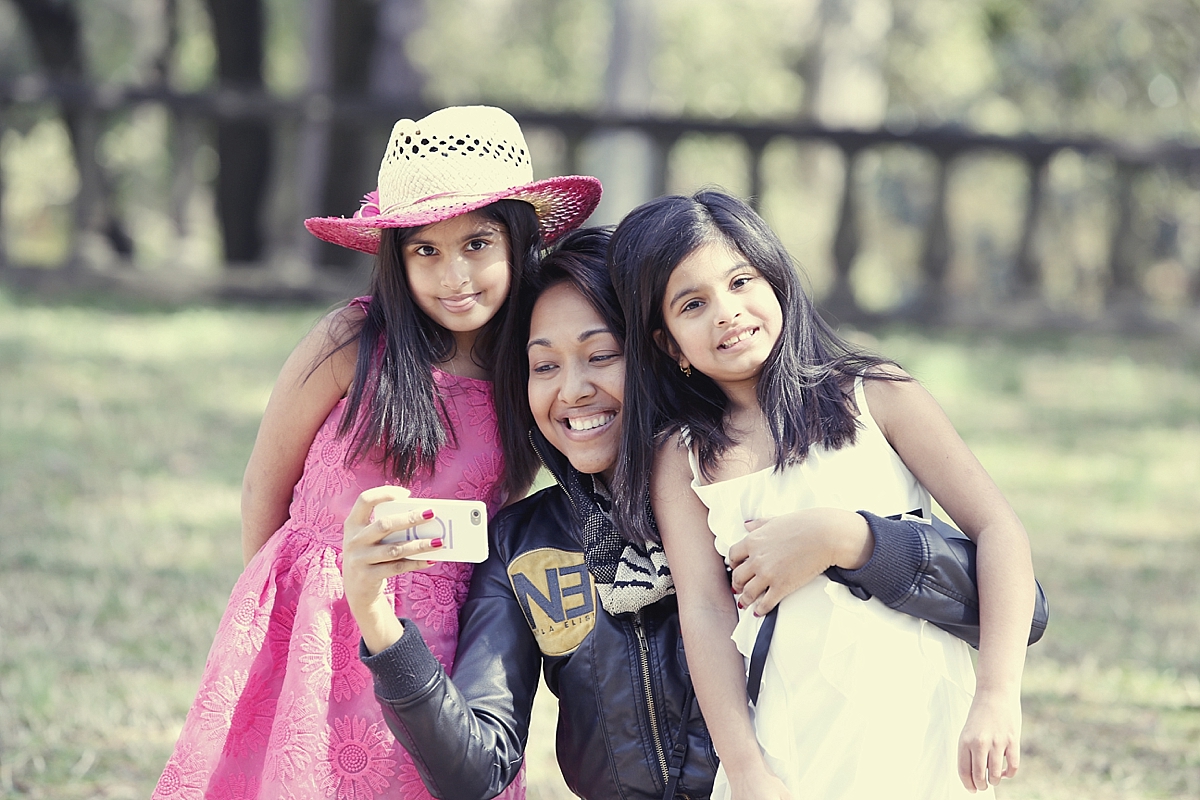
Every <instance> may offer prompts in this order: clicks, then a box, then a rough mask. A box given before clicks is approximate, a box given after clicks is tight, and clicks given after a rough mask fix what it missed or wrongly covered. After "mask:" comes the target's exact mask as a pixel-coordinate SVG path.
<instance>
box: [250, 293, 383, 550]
mask: <svg viewBox="0 0 1200 800" xmlns="http://www.w3.org/2000/svg"><path fill="white" fill-rule="evenodd" d="M362 318H363V312H362V311H361V310H359V309H356V308H351V307H345V308H340V309H338V310H336V311H333V312H331V313H330V314H327V315H326V316H325V317H324V319H322V320H321V321H320V322H319V323H317V325H316V327H314V328H313V330H312V331H310V332H309V333H308V335H307V336H305V337H304V339H303V340H301V342H300V344H298V345H297V346H296V349H295V350H293V351H292V354H291V355H290V356H289V357H288V359H287V361H286V362H285V363H284V365H283V369H282V370H280V373H279V378H278V379H277V380H276V381H275V388H274V389H272V390H271V399H270V400H268V401H267V408H266V410H265V411H264V412H263V418H262V422H261V423H260V424H259V427H258V437H257V438H256V439H255V440H254V449H253V450H252V451H251V453H250V461H249V463H248V464H247V465H246V473H245V475H244V477H243V478H242V555H243V556H244V558H245V561H246V563H249V562H250V559H251V558H253V557H254V554H255V553H257V552H258V551H259V549H260V548H261V547H262V546H263V545H264V544H265V543H266V541H267V539H269V538H270V537H271V534H273V533H274V532H275V531H277V530H279V527H280V526H281V525H283V523H284V522H285V521H286V520H287V516H288V506H289V505H290V503H291V499H292V490H293V489H294V488H295V486H296V482H297V481H299V480H300V475H301V473H302V472H303V471H304V458H305V456H306V455H307V454H308V449H309V447H310V446H311V445H312V441H313V437H315V436H316V434H317V429H318V428H320V427H321V423H322V422H324V421H325V418H326V417H328V416H329V412H330V411H331V410H332V409H333V407H334V406H335V405H337V402H338V400H340V399H341V398H342V397H344V396H345V395H346V390H347V389H348V388H349V386H350V382H351V380H353V378H354V363H355V359H356V357H357V355H358V347H357V342H353V343H351V344H350V345H348V346H347V347H344V348H342V349H340V350H337V351H336V352H333V351H334V349H335V348H336V347H337V346H338V345H339V344H340V343H341V342H343V341H345V340H346V339H347V338H349V337H351V336H353V335H354V333H355V332H356V331H357V329H358V327H359V326H360V325H361V324H362ZM331 353H332V354H331Z"/></svg>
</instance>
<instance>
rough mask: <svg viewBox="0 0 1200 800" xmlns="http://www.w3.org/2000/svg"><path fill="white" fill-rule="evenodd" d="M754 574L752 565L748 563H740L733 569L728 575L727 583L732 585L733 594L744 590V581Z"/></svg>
mask: <svg viewBox="0 0 1200 800" xmlns="http://www.w3.org/2000/svg"><path fill="white" fill-rule="evenodd" d="M754 575H755V573H754V567H752V566H751V565H750V564H749V563H742V564H741V565H740V566H738V567H736V568H735V569H734V570H733V574H732V575H730V581H729V585H730V586H732V587H733V591H734V594H741V593H742V592H744V591H745V590H746V583H747V582H748V581H750V579H751V578H753V577H754Z"/></svg>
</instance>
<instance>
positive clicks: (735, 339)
mask: <svg viewBox="0 0 1200 800" xmlns="http://www.w3.org/2000/svg"><path fill="white" fill-rule="evenodd" d="M753 335H754V331H753V330H748V331H742V332H741V333H739V334H738V335H737V336H735V337H733V338H732V339H729V340H728V341H724V342H721V349H722V350H724V349H725V348H727V347H733V346H734V345H735V344H737V343H738V342H740V341H741V340H742V339H749V338H750V337H751V336H753Z"/></svg>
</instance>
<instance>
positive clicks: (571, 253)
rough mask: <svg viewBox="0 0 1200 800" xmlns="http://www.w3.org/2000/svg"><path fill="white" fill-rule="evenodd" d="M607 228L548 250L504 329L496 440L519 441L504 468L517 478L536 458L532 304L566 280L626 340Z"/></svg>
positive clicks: (530, 472) (529, 474) (527, 474)
mask: <svg viewBox="0 0 1200 800" xmlns="http://www.w3.org/2000/svg"><path fill="white" fill-rule="evenodd" d="M611 236H612V231H611V230H610V229H608V228H581V229H580V230H577V231H574V232H573V233H569V234H567V235H566V236H564V237H563V238H562V239H561V240H560V242H559V243H558V246H557V247H556V248H555V249H554V250H553V251H551V252H550V253H548V254H547V255H546V256H545V257H544V258H543V259H542V262H541V264H539V265H538V267H537V269H536V270H534V271H533V272H532V273H531V274H530V275H529V276H528V279H527V280H526V286H525V288H524V289H523V290H522V291H521V294H520V296H519V297H518V300H517V310H516V312H515V314H514V315H513V316H514V320H515V322H514V324H513V325H512V327H511V328H509V333H508V336H509V338H507V339H506V341H505V344H504V345H503V346H502V347H501V348H500V350H499V352H498V354H497V359H496V365H497V368H496V373H495V375H496V377H495V393H496V415H497V417H499V420H500V431H501V438H502V439H504V441H506V442H508V441H514V442H520V443H521V446H520V447H517V446H514V447H513V448H512V449H511V450H509V449H507V448H506V449H505V451H504V458H505V468H506V469H507V470H508V471H509V474H510V475H511V476H512V477H513V478H514V479H517V480H524V481H526V484H527V485H528V483H530V482H532V481H533V476H534V474H535V473H536V472H537V470H538V468H539V466H540V462H539V461H538V457H537V454H536V453H535V452H534V451H533V448H532V446H531V445H530V442H529V431H530V429H531V428H532V427H533V425H534V421H533V415H532V414H531V413H530V411H529V354H528V352H527V351H526V350H525V347H526V345H527V344H528V342H529V323H530V320H531V318H532V317H533V307H534V305H535V304H536V303H537V300H538V298H539V297H541V296H542V294H543V293H545V291H546V290H547V289H549V288H550V287H551V286H557V285H558V284H560V283H567V284H570V285H571V286H572V287H573V288H574V289H575V290H576V291H578V292H579V293H580V294H581V295H582V296H583V298H584V299H585V300H587V301H588V303H589V304H590V305H591V306H592V307H593V308H594V309H596V312H597V313H598V314H600V317H601V318H602V319H603V320H604V322H605V324H606V325H608V328H609V330H611V331H612V332H613V335H614V336H616V337H617V340H618V342H621V343H623V342H624V341H625V317H624V315H623V314H622V313H621V306H620V303H618V302H617V295H616V292H615V291H614V290H613V286H612V280H611V278H610V277H609V272H608V265H607V263H606V262H605V256H606V254H607V253H608V242H609V239H610V238H611Z"/></svg>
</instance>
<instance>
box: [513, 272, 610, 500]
mask: <svg viewBox="0 0 1200 800" xmlns="http://www.w3.org/2000/svg"><path fill="white" fill-rule="evenodd" d="M526 352H527V353H528V356H529V409H530V411H532V412H533V419H534V422H536V423H537V426H538V429H539V430H541V432H542V434H543V435H544V436H545V437H546V439H547V440H549V442H550V444H552V445H554V447H556V448H557V449H558V450H559V451H560V452H561V453H562V454H563V455H565V456H566V457H567V460H569V461H570V462H571V466H573V467H574V468H575V469H577V470H579V471H580V472H583V473H587V474H597V473H599V474H601V475H603V476H604V478H605V480H606V481H610V480H611V478H612V473H613V470H614V469H615V467H616V464H617V451H618V448H619V447H620V443H621V407H622V405H623V402H624V398H625V355H624V350H623V349H622V347H621V342H620V341H619V340H618V339H617V337H616V336H615V335H614V334H613V332H612V330H610V329H609V326H608V324H607V323H606V322H605V321H604V318H603V317H601V316H600V313H599V312H598V311H596V309H595V308H594V307H592V305H591V303H589V302H588V301H587V300H586V299H584V297H583V295H581V294H580V293H579V291H578V290H577V289H575V288H574V287H573V286H571V284H569V283H558V284H555V285H553V286H551V287H550V288H548V289H546V291H544V292H542V295H541V297H539V298H538V300H537V303H535V304H534V307H533V316H532V318H531V319H530V322H529V343H528V346H527V347H526Z"/></svg>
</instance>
